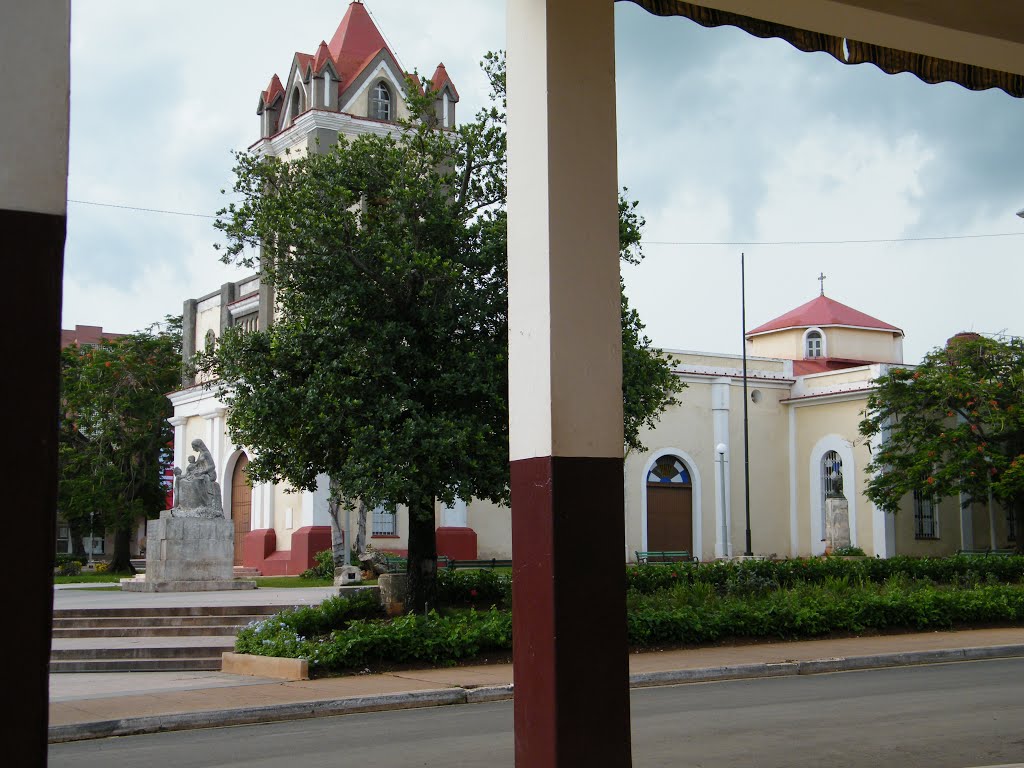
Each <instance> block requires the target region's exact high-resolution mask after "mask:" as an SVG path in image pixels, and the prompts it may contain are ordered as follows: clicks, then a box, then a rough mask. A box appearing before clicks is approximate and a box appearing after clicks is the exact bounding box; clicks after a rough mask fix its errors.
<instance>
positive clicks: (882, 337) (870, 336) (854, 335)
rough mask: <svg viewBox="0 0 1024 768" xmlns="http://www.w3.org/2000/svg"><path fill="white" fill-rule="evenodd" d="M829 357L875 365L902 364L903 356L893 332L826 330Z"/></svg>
mask: <svg viewBox="0 0 1024 768" xmlns="http://www.w3.org/2000/svg"><path fill="white" fill-rule="evenodd" d="M824 333H825V338H826V343H827V345H828V346H827V347H826V349H827V350H828V356H829V357H845V358H848V359H850V360H870V361H871V362H874V363H901V362H903V355H902V353H901V351H900V349H899V347H898V345H897V343H896V337H895V336H893V334H892V332H891V331H868V330H864V329H861V328H825V329H824Z"/></svg>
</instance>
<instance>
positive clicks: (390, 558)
mask: <svg viewBox="0 0 1024 768" xmlns="http://www.w3.org/2000/svg"><path fill="white" fill-rule="evenodd" d="M384 561H385V562H386V563H387V566H388V573H405V570H406V567H407V566H408V563H409V559H408V558H406V557H397V556H395V555H385V556H384ZM437 567H438V568H449V567H451V566H450V564H449V561H448V558H447V557H446V556H445V555H438V556H437Z"/></svg>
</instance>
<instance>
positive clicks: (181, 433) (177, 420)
mask: <svg viewBox="0 0 1024 768" xmlns="http://www.w3.org/2000/svg"><path fill="white" fill-rule="evenodd" d="M167 421H168V422H169V423H170V425H171V426H172V427H174V459H173V461H174V466H176V467H179V468H181V467H183V466H184V464H185V422H187V421H188V419H186V418H184V417H182V416H172V417H171V418H169V419H168V420H167ZM182 471H184V469H183V470H182Z"/></svg>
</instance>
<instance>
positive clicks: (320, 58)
mask: <svg viewBox="0 0 1024 768" xmlns="http://www.w3.org/2000/svg"><path fill="white" fill-rule="evenodd" d="M333 59H334V57H333V56H331V51H330V49H329V48H328V47H327V43H326V42H324V41H323V40H321V41H320V46H319V47H318V48H317V49H316V57H315V58H314V59H313V71H314V72H316V73H317V74H319V73H320V72H322V71H323V68H324V67H325V66H327V62H328V61H333Z"/></svg>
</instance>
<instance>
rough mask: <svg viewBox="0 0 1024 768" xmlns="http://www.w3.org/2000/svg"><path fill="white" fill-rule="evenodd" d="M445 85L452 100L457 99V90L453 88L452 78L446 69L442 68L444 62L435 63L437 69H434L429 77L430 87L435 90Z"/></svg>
mask: <svg viewBox="0 0 1024 768" xmlns="http://www.w3.org/2000/svg"><path fill="white" fill-rule="evenodd" d="M446 85H447V86H448V89H449V90H450V91H451V93H452V101H458V100H459V92H458V91H457V90H455V83H453V82H452V79H451V78H450V77H449V76H448V70H447V69H445V68H444V62H441V63H440V64H438V65H437V69H435V70H434V74H433V75H431V77H430V87H431V89H433V90H435V91H440V90H441V89H442V88H444V87H445V86H446Z"/></svg>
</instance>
